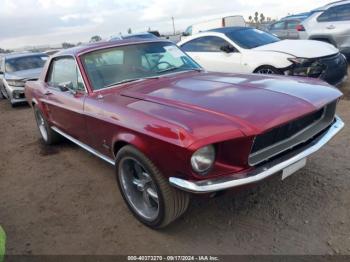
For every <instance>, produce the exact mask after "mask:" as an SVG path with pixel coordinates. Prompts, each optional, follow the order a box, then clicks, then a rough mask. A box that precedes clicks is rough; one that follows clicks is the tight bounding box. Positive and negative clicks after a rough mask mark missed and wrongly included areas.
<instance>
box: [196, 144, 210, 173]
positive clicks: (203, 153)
mask: <svg viewBox="0 0 350 262" xmlns="http://www.w3.org/2000/svg"><path fill="white" fill-rule="evenodd" d="M214 161H215V148H214V146H213V145H209V146H205V147H202V148H200V149H198V150H197V151H196V152H194V153H193V155H192V157H191V165H192V168H193V170H194V171H195V172H197V173H205V172H206V171H208V170H209V169H210V168H211V167H212V166H213V164H214Z"/></svg>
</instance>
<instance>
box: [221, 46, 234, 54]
mask: <svg viewBox="0 0 350 262" xmlns="http://www.w3.org/2000/svg"><path fill="white" fill-rule="evenodd" d="M220 50H221V51H222V52H225V53H228V54H229V53H234V52H236V49H235V48H234V47H233V46H231V45H224V46H221V47H220Z"/></svg>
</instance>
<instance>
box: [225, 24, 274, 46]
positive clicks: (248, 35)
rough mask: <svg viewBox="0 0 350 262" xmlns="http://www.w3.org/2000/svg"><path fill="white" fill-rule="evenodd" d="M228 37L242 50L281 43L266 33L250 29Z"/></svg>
mask: <svg viewBox="0 0 350 262" xmlns="http://www.w3.org/2000/svg"><path fill="white" fill-rule="evenodd" d="M226 36H227V37H228V38H230V39H231V40H232V41H233V42H235V43H236V44H237V45H239V46H240V47H242V48H246V49H251V48H255V47H259V46H263V45H267V44H271V43H275V42H277V41H280V39H279V38H277V37H275V36H273V35H271V34H269V33H266V32H264V31H261V30H258V29H253V28H248V29H242V30H236V31H231V32H228V33H226Z"/></svg>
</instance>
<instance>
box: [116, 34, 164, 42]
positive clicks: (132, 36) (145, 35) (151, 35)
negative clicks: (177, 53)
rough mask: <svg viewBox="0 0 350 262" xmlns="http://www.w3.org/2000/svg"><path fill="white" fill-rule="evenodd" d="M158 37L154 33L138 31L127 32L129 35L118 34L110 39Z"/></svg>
mask: <svg viewBox="0 0 350 262" xmlns="http://www.w3.org/2000/svg"><path fill="white" fill-rule="evenodd" d="M135 38H139V39H157V38H158V36H156V35H155V34H154V33H149V32H146V33H136V34H127V35H118V36H113V37H112V38H111V39H110V41H116V40H123V39H135Z"/></svg>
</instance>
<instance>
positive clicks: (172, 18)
mask: <svg viewBox="0 0 350 262" xmlns="http://www.w3.org/2000/svg"><path fill="white" fill-rule="evenodd" d="M171 20H173V31H174V35H175V21H174V17H173V16H172V17H171Z"/></svg>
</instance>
